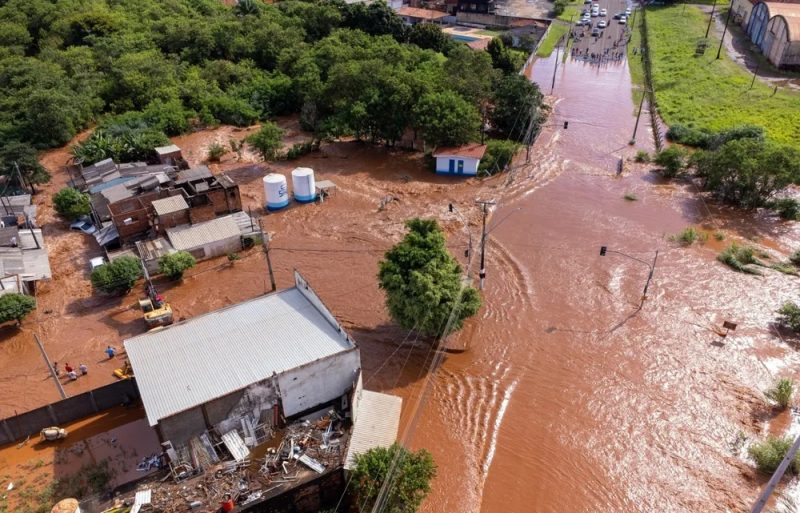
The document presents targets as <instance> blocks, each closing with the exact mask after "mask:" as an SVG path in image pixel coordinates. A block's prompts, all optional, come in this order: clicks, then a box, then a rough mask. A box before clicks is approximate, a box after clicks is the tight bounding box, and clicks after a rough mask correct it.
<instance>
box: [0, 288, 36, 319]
mask: <svg viewBox="0 0 800 513" xmlns="http://www.w3.org/2000/svg"><path fill="white" fill-rule="evenodd" d="M34 308H36V300H35V299H34V298H32V297H30V296H26V295H24V294H17V293H16V292H10V293H8V294H3V295H2V296H0V322H7V321H17V322H20V321H21V320H22V319H23V317H25V316H26V315H28V314H29V313H30V312H32V311H33V310H34Z"/></svg>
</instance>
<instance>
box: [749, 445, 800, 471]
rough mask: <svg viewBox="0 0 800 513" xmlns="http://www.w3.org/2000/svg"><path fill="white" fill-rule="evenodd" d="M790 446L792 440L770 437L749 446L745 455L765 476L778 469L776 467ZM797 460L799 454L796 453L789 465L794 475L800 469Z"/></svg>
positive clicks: (799, 457) (799, 456) (799, 458)
mask: <svg viewBox="0 0 800 513" xmlns="http://www.w3.org/2000/svg"><path fill="white" fill-rule="evenodd" d="M791 446H792V440H791V439H790V438H788V437H787V438H775V437H772V436H771V437H769V438H767V439H766V440H764V441H763V442H758V443H755V444H753V445H751V446H750V447H749V448H748V449H747V453H748V454H749V455H750V457H751V458H753V460H754V461H755V462H756V467H758V470H760V471H761V472H764V473H766V474H771V473H772V472H774V471H775V469H776V468H778V465H780V464H781V461H782V460H783V457H784V456H786V453H787V452H788V451H789V448H790V447H791ZM799 460H800V453H798V456H795V459H794V461H793V462H792V465H791V469H792V472H794V473H797V471H798V469H799V468H800V464H798V463H800V461H799Z"/></svg>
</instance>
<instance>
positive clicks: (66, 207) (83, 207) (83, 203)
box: [53, 187, 91, 221]
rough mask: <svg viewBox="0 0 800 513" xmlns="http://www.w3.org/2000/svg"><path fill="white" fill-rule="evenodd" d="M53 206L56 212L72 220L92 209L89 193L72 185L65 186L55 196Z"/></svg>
mask: <svg viewBox="0 0 800 513" xmlns="http://www.w3.org/2000/svg"><path fill="white" fill-rule="evenodd" d="M53 206H55V208H56V212H58V213H59V214H61V215H62V216H64V217H65V218H67V220H69V221H72V220H74V219H76V218H78V217H80V216H83V215H86V214H88V213H89V212H90V211H91V202H90V201H89V195H88V194H84V193H82V192H80V191H79V190H78V189H73V188H72V187H64V188H63V189H61V190H60V191H58V192H57V193H56V194H55V195H54V196H53Z"/></svg>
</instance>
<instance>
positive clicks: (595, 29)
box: [592, 27, 600, 37]
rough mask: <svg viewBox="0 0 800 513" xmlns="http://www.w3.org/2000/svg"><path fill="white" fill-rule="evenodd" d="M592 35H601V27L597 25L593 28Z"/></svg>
mask: <svg viewBox="0 0 800 513" xmlns="http://www.w3.org/2000/svg"><path fill="white" fill-rule="evenodd" d="M592 37H600V29H599V28H596V27H595V28H593V29H592Z"/></svg>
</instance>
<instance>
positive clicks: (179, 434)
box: [158, 406, 207, 446]
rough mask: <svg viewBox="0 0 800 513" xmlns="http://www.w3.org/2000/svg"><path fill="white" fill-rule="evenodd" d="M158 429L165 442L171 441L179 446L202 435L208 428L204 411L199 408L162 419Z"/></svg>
mask: <svg viewBox="0 0 800 513" xmlns="http://www.w3.org/2000/svg"><path fill="white" fill-rule="evenodd" d="M158 429H159V431H160V432H161V437H162V438H163V439H164V441H167V440H169V441H171V442H172V444H173V445H176V446H177V445H183V444H185V443H186V442H188V441H189V439H191V438H192V437H193V436H197V435H201V434H202V433H203V432H204V431H205V430H206V429H207V427H206V421H205V418H204V417H203V410H202V409H201V408H200V407H199V406H198V407H196V408H192V409H189V410H186V411H183V412H181V413H176V414H175V415H172V416H171V417H167V418H166V419H161V420H160V421H159V422H158Z"/></svg>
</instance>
